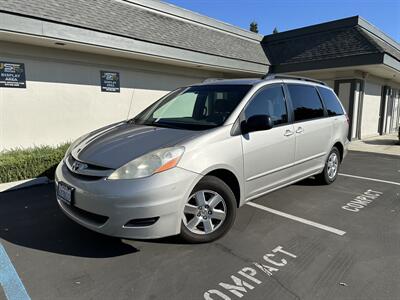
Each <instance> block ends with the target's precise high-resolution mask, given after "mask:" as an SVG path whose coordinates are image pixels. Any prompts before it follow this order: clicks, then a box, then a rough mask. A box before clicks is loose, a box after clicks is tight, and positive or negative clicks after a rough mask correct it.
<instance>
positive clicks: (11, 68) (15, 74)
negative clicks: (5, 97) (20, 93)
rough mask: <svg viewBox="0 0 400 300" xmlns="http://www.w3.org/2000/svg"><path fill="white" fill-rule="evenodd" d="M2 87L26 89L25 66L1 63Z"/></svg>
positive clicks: (0, 77) (0, 84)
mask: <svg viewBox="0 0 400 300" xmlns="http://www.w3.org/2000/svg"><path fill="white" fill-rule="evenodd" d="M0 87H8V88H26V79H25V65H24V64H22V63H11V62H0Z"/></svg>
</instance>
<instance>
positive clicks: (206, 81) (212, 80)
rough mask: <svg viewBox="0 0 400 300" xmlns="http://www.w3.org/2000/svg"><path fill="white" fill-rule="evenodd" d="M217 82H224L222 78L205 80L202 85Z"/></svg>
mask: <svg viewBox="0 0 400 300" xmlns="http://www.w3.org/2000/svg"><path fill="white" fill-rule="evenodd" d="M219 80H224V78H207V79H204V80H203V83H210V82H215V81H219Z"/></svg>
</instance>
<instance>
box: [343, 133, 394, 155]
mask: <svg viewBox="0 0 400 300" xmlns="http://www.w3.org/2000/svg"><path fill="white" fill-rule="evenodd" d="M349 150H353V151H362V152H375V153H381V154H389V155H399V156H400V144H399V138H398V137H397V134H396V133H393V134H388V135H383V136H375V137H372V138H368V139H364V140H362V141H354V142H351V143H350V145H349Z"/></svg>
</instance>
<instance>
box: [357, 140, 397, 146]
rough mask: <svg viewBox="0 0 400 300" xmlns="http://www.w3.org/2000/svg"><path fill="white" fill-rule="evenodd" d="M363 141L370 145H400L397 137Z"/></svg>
mask: <svg viewBox="0 0 400 300" xmlns="http://www.w3.org/2000/svg"><path fill="white" fill-rule="evenodd" d="M363 143H365V144H369V145H381V146H385V145H387V146H393V145H399V143H398V141H397V140H395V139H392V140H391V139H376V140H364V141H363Z"/></svg>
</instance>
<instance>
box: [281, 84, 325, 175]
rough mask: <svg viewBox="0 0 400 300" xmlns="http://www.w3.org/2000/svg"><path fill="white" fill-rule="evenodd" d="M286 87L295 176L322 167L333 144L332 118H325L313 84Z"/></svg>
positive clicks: (288, 85) (312, 172) (310, 172)
mask: <svg viewBox="0 0 400 300" xmlns="http://www.w3.org/2000/svg"><path fill="white" fill-rule="evenodd" d="M287 89H288V91H289V95H290V100H291V105H292V107H293V118H294V123H293V125H294V130H295V137H296V151H295V159H294V164H295V165H294V167H293V174H292V179H294V178H295V177H296V178H300V177H304V176H306V175H311V174H314V173H315V172H316V171H319V170H320V169H321V168H323V166H324V164H325V159H326V156H327V154H328V152H329V150H330V148H331V146H332V145H331V139H332V138H331V137H332V119H331V118H327V117H326V112H325V109H324V106H323V103H322V101H321V98H320V96H319V94H318V92H317V90H316V88H315V87H314V86H313V85H306V84H287Z"/></svg>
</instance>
